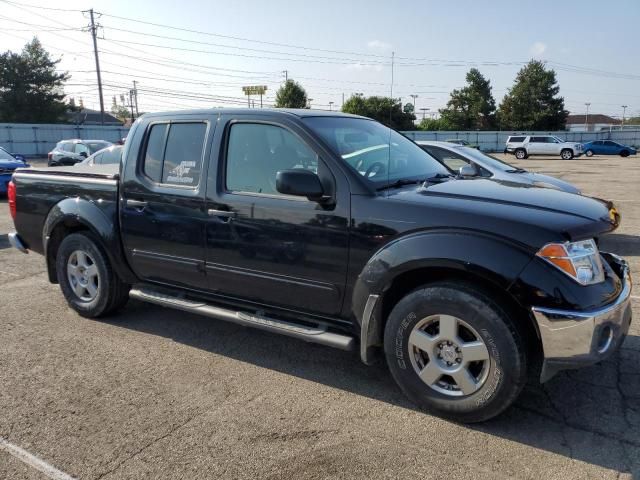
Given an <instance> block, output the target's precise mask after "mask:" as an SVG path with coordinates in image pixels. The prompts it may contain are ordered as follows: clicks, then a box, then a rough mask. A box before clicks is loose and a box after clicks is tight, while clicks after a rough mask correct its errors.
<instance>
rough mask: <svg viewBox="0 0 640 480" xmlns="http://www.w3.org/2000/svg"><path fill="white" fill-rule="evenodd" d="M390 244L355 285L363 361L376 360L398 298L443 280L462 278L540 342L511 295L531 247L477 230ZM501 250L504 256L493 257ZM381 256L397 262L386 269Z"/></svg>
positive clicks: (531, 321) (532, 324)
mask: <svg viewBox="0 0 640 480" xmlns="http://www.w3.org/2000/svg"><path fill="white" fill-rule="evenodd" d="M463 245H464V248H463V249H461V248H460V247H461V246H463ZM387 248H390V249H391V250H393V252H385V249H383V250H381V251H379V252H378V253H377V254H376V255H374V256H373V257H372V259H371V260H370V261H369V263H368V264H367V267H365V269H364V270H363V273H362V274H361V275H360V277H359V278H358V281H357V283H356V287H355V288H354V295H353V314H354V316H355V318H356V319H357V321H358V322H359V326H360V334H361V339H360V341H361V350H360V354H361V359H362V361H363V362H364V363H367V364H370V363H373V362H374V358H375V351H376V349H377V348H378V347H379V346H381V345H382V342H383V332H384V327H385V324H386V320H387V318H388V316H389V313H390V312H391V310H392V309H393V307H394V306H395V305H396V304H397V302H398V301H399V300H400V299H401V298H403V297H404V296H405V295H406V294H408V293H409V292H411V291H412V290H415V289H416V288H419V287H421V286H425V285H429V284H432V283H436V282H441V281H454V282H461V283H464V284H466V285H470V286H472V287H474V288H477V289H479V290H481V291H483V292H484V293H486V294H488V295H489V296H490V297H491V298H493V299H496V301H497V303H498V304H499V305H500V306H501V307H502V308H504V309H505V311H506V312H507V313H508V314H509V315H511V316H512V317H513V318H514V319H515V320H516V322H517V323H518V324H520V325H521V326H522V328H523V332H524V333H525V335H526V337H527V338H528V339H531V340H532V341H533V342H536V341H537V342H539V333H538V331H537V326H536V325H535V321H534V319H533V317H532V316H531V314H530V312H529V310H528V309H527V308H526V306H523V305H522V304H521V303H520V302H518V300H517V299H516V297H514V296H513V295H512V294H510V293H509V287H510V286H511V284H512V283H513V282H514V281H515V280H516V279H517V278H518V275H519V274H520V272H521V271H522V270H523V269H524V268H525V266H526V265H527V264H528V263H529V261H530V259H531V254H530V253H529V252H527V251H526V250H524V249H522V248H518V247H517V246H515V245H513V244H512V243H511V242H507V241H505V240H504V239H500V238H496V237H492V236H489V235H484V234H478V233H476V232H474V233H470V232H466V233H461V232H455V233H453V232H451V233H439V234H423V235H420V236H418V237H416V238H413V239H410V240H407V241H404V242H403V241H400V242H398V243H397V245H395V246H393V245H392V246H389V247H387ZM415 250H421V251H423V252H428V253H429V258H423V259H419V260H415V259H413V260H412V259H408V258H403V256H405V257H406V256H412V253H411V252H413V253H414V255H415V253H416V252H415ZM498 252H499V253H500V255H499V256H497V255H495V254H493V255H492V253H498ZM381 258H386V259H387V260H388V259H389V258H393V259H394V260H395V261H396V264H395V265H392V264H389V262H387V267H388V268H386V269H385V270H384V271H382V269H383V267H382V266H381V265H379V263H380V261H381ZM414 258H415V257H414ZM377 263H378V265H376V264H377ZM371 272H375V273H374V274H372V273H371ZM376 276H377V277H378V278H377V279H375V277H376ZM534 345H535V343H534Z"/></svg>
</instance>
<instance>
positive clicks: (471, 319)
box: [9, 109, 631, 422]
mask: <svg viewBox="0 0 640 480" xmlns="http://www.w3.org/2000/svg"><path fill="white" fill-rule="evenodd" d="M9 206H10V209H11V212H12V215H13V218H14V223H15V227H16V232H13V233H11V234H10V242H11V243H12V244H13V246H15V247H16V248H18V249H20V250H21V251H23V252H27V251H28V250H33V251H35V252H37V253H40V254H42V255H44V257H45V261H46V265H47V269H48V275H49V280H50V281H51V282H52V283H59V284H60V287H61V289H62V293H63V295H64V296H65V298H66V300H67V302H68V304H69V305H70V307H71V308H73V309H74V310H76V311H77V312H78V313H79V314H80V315H82V316H85V317H91V318H93V317H101V316H105V315H107V314H114V313H115V312H116V311H117V310H118V309H119V308H121V307H123V306H124V304H125V303H126V302H127V299H128V298H135V299H137V300H142V301H145V302H150V303H154V304H158V305H162V306H166V307H171V308H175V309H178V310H185V311H188V312H194V313H198V314H201V315H203V316H207V317H214V318H217V319H222V320H227V321H231V322H235V323H238V324H241V325H244V326H250V327H255V328H258V329H263V330H268V331H271V332H278V333H281V334H284V335H289V336H291V337H295V338H297V339H301V340H304V341H307V342H314V343H319V344H323V345H327V346H330V347H335V348H339V349H345V350H349V349H355V348H358V350H359V355H360V358H361V359H362V361H363V362H364V363H366V364H371V363H373V362H375V361H376V360H377V359H381V358H384V359H386V362H387V364H388V366H389V369H390V371H391V374H392V375H393V377H394V379H395V380H396V381H397V383H398V384H399V386H400V388H401V389H402V390H403V391H404V392H405V393H406V395H407V396H408V397H409V398H410V399H411V400H412V401H413V402H415V403H416V404H417V405H418V406H420V407H422V408H424V409H428V410H430V411H435V412H437V413H439V414H441V415H444V416H448V417H451V418H453V419H455V420H458V421H464V422H477V421H483V420H486V419H489V418H491V417H493V416H495V415H497V414H499V413H500V412H502V411H503V410H504V409H505V408H507V407H508V406H509V405H510V404H511V403H512V402H513V401H514V400H515V399H516V397H517V396H518V395H519V393H520V392H521V389H522V387H523V386H524V384H525V382H526V380H527V376H528V375H529V374H531V373H532V371H533V372H535V373H536V375H539V378H540V380H541V381H545V380H547V379H549V378H550V377H551V376H553V375H554V374H555V373H556V372H557V371H558V370H561V369H564V368H571V367H578V366H582V365H588V364H592V363H594V362H598V361H600V360H602V359H603V358H605V357H607V356H608V355H611V354H612V352H614V351H616V350H617V349H618V347H619V346H620V344H621V343H622V341H623V339H624V337H625V334H626V333H627V331H628V328H629V324H630V322H631V307H630V290H631V281H630V278H629V269H628V267H627V264H626V263H625V261H624V260H622V259H621V258H619V257H617V256H615V255H613V254H610V253H604V252H600V251H599V250H598V239H599V237H601V236H602V235H606V234H607V233H609V232H611V231H613V230H614V229H615V228H616V227H617V226H618V224H619V220H620V218H619V215H618V214H617V212H616V211H615V209H614V207H613V205H612V204H610V203H607V202H604V201H601V200H597V199H593V198H588V197H582V196H579V195H574V194H570V193H565V192H561V191H557V190H551V189H545V188H537V187H532V186H528V185H520V184H514V183H511V182H500V181H494V180H489V179H485V178H482V177H475V178H466V179H465V178H458V177H456V176H454V175H452V174H451V173H450V172H449V171H448V170H447V169H446V168H445V167H444V166H442V165H441V164H440V163H438V162H437V161H436V160H435V159H433V158H432V157H431V156H430V155H429V154H428V153H427V152H425V151H423V150H422V149H421V148H420V147H419V146H417V145H416V144H415V143H413V142H412V141H411V140H408V139H407V138H405V137H404V136H402V135H400V134H399V133H397V132H395V131H393V130H390V129H388V128H386V127H384V126H383V125H381V124H379V123H377V122H375V121H373V120H370V119H367V118H363V117H357V116H351V115H345V114H340V113H336V112H315V111H312V110H259V111H258V110H224V109H223V110H199V111H188V112H179V113H157V114H147V115H144V116H143V117H141V118H140V119H138V120H137V121H136V122H135V124H134V125H133V127H132V129H131V132H130V134H129V136H128V137H127V141H126V144H125V146H124V151H123V158H122V162H121V164H120V165H119V166H118V165H115V166H111V165H106V166H94V167H93V168H81V167H77V168H66V167H56V168H42V169H37V168H33V169H29V170H18V171H17V172H16V173H15V174H14V175H13V180H12V183H11V185H10V188H9ZM326 355H331V351H330V350H328V349H327V351H326Z"/></svg>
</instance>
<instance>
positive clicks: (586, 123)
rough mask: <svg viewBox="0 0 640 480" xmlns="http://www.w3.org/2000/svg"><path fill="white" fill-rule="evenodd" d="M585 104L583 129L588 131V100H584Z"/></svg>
mask: <svg viewBox="0 0 640 480" xmlns="http://www.w3.org/2000/svg"><path fill="white" fill-rule="evenodd" d="M585 105H586V106H587V114H586V115H585V117H584V131H585V132H588V131H589V105H591V104H590V103H589V102H586V103H585Z"/></svg>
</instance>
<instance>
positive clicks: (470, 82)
mask: <svg viewBox="0 0 640 480" xmlns="http://www.w3.org/2000/svg"><path fill="white" fill-rule="evenodd" d="M466 80H467V85H466V86H465V87H463V88H461V89H460V90H453V92H451V98H450V99H449V101H448V102H447V107H446V108H443V109H442V110H440V116H441V118H442V124H443V125H447V127H448V129H449V130H491V129H493V128H494V127H495V110H496V101H495V100H494V99H493V95H492V94H491V82H489V80H487V79H486V78H484V76H483V75H482V74H481V73H480V71H479V70H478V69H476V68H472V69H471V70H469V72H467V76H466Z"/></svg>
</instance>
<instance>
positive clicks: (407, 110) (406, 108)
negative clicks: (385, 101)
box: [402, 103, 415, 114]
mask: <svg viewBox="0 0 640 480" xmlns="http://www.w3.org/2000/svg"><path fill="white" fill-rule="evenodd" d="M414 110H415V107H414V106H413V103H405V104H404V107H403V108H402V111H403V112H404V113H410V114H413V113H414Z"/></svg>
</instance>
